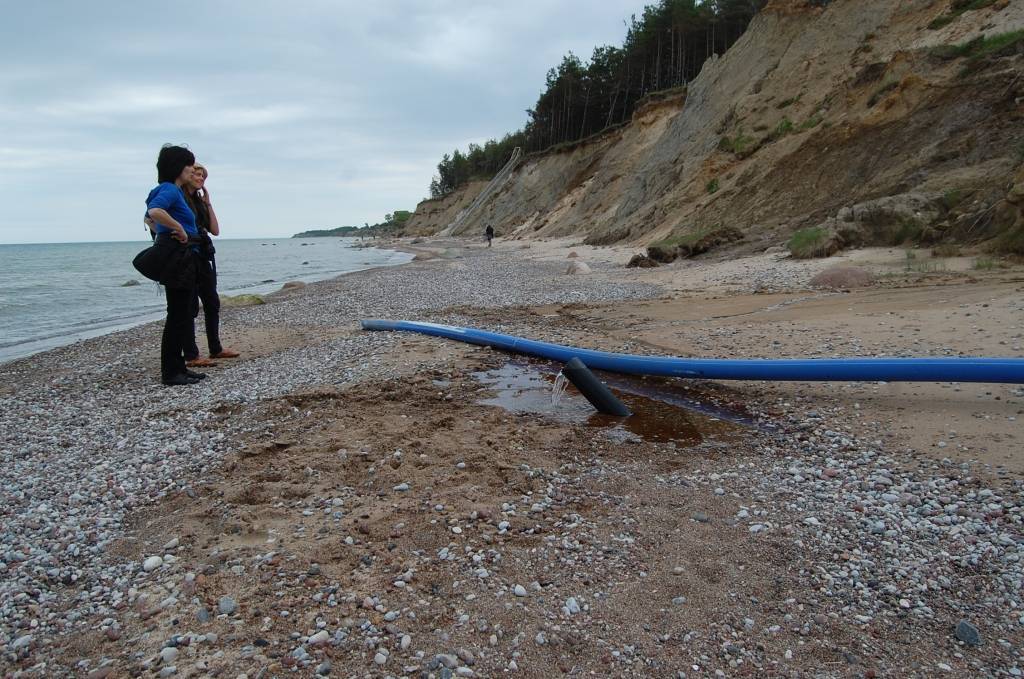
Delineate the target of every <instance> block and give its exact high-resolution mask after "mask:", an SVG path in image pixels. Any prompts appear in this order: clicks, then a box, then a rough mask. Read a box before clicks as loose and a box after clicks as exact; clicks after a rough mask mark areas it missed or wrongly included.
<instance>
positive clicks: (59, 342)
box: [0, 238, 407, 365]
mask: <svg viewBox="0 0 1024 679" xmlns="http://www.w3.org/2000/svg"><path fill="white" fill-rule="evenodd" d="M234 240H247V241H259V240H266V239H259V238H248V239H234ZM122 242H134V241H116V242H115V243H117V244H121V243H122ZM96 244H97V245H104V244H105V243H96ZM45 245H49V244H45ZM56 245H65V244H63V243H58V244H56ZM68 245H80V244H78V243H70V244H68ZM350 247H353V249H364V248H357V247H355V246H350ZM372 249H375V250H381V251H391V252H401V250H399V249H396V248H389V247H374V248H372ZM405 263H407V262H399V263H397V264H374V265H368V266H364V265H360V267H362V268H356V269H350V270H347V271H343V272H336V273H332V274H329V275H328V276H327V277H326V278H316V279H314V280H310V281H306V280H302V278H301V277H300V278H296V279H290V280H286V281H283V282H281V283H274V288H273V289H271V288H269V287H268V284H266V283H262V282H255V283H249V284H246V285H243V286H242V287H234V288H230V289H228V290H226V291H220V294H221V295H222V296H224V295H229V296H230V295H240V294H256V295H259V296H261V297H267V296H269V295H274V294H278V293H280V292H282V291H283V290H284V288H283V285H285V284H287V283H289V282H300V283H302V284H303V285H309V284H311V283H317V282H320V281H322V280H331V279H333V278H337V277H339V276H345V275H349V274H352V273H357V272H359V271H365V270H367V269H376V268H387V267H389V266H401V265H402V264H405ZM140 284H141V285H146V286H148V285H150V284H151V282H150V281H145V279H143V282H141V283H140ZM261 290H266V292H260V291H261ZM161 296H162V293H161ZM158 306H159V305H158ZM163 316H164V311H163V310H157V311H152V310H151V311H144V312H143V311H140V312H139V313H138V314H137V315H132V316H128V317H125V318H120V319H112V321H111V324H110V325H106V326H103V327H99V328H91V329H88V330H82V331H76V332H68V333H62V334H54V335H51V336H47V337H40V338H36V339H31V340H27V341H24V342H20V343H18V344H14V345H11V346H10V347H3V348H0V365H3V364H5V363H9V362H11V361H16V360H19V359H22V358H27V357H31V356H34V355H36V354H39V353H43V352H46V351H50V350H52V349H58V348H60V347H64V346H68V345H71V344H75V343H77V342H82V341H85V340H89V339H93V338H96V337H102V336H105V335H109V334H114V333H117V332H120V331H122V330H128V329H131V328H134V327H138V326H141V325H145V324H148V323H152V322H157V321H159V320H160V319H162V318H163ZM199 318H200V319H201V318H202V314H200V317H199ZM200 325H201V323H200Z"/></svg>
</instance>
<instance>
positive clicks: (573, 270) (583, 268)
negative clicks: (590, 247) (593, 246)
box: [565, 259, 590, 276]
mask: <svg viewBox="0 0 1024 679" xmlns="http://www.w3.org/2000/svg"><path fill="white" fill-rule="evenodd" d="M585 273H590V267H589V266H587V263H586V262H584V261H583V260H580V259H576V260H573V261H571V262H569V268H567V269H566V270H565V275H566V276H575V275H578V274H585Z"/></svg>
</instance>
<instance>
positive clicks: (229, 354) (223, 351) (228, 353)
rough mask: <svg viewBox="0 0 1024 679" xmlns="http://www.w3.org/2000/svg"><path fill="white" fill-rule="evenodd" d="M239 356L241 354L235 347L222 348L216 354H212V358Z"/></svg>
mask: <svg viewBox="0 0 1024 679" xmlns="http://www.w3.org/2000/svg"><path fill="white" fill-rule="evenodd" d="M239 356H241V354H239V353H238V352H237V351H234V350H233V349H221V350H220V351H218V352H217V353H216V354H210V358H238V357H239Z"/></svg>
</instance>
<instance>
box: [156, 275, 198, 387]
mask: <svg viewBox="0 0 1024 679" xmlns="http://www.w3.org/2000/svg"><path fill="white" fill-rule="evenodd" d="M164 291H165V292H166V293H167V320H166V321H164V336H163V339H162V340H161V342H160V376H161V378H162V379H164V380H168V379H171V378H172V377H174V376H175V375H179V374H181V373H183V372H185V351H186V349H187V348H188V345H189V344H190V343H191V342H192V339H191V335H190V334H189V333H190V331H191V330H192V314H191V313H190V305H191V303H192V298H193V297H194V296H195V289H194V288H164Z"/></svg>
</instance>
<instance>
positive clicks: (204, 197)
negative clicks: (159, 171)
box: [185, 163, 238, 367]
mask: <svg viewBox="0 0 1024 679" xmlns="http://www.w3.org/2000/svg"><path fill="white" fill-rule="evenodd" d="M209 176H210V173H209V172H208V171H207V170H206V168H205V167H203V166H202V165H200V164H199V163H196V164H195V166H194V168H193V172H192V178H191V181H190V182H189V183H188V186H187V190H186V193H185V199H186V200H187V201H188V204H189V207H191V208H192V212H193V213H194V214H195V216H196V228H197V229H198V231H199V240H200V243H199V254H200V256H201V259H202V264H201V266H200V267H199V280H198V281H197V285H196V293H195V294H194V295H193V296H192V303H191V315H192V334H191V335H190V339H189V344H188V346H187V347H186V348H185V364H186V365H187V366H189V367H205V366H213V365H216V363H214V362H213V360H212V359H215V358H237V357H238V352H237V351H233V350H231V349H225V348H224V346H223V345H222V344H221V343H220V296H219V295H218V294H217V260H216V258H215V257H214V253H215V252H216V248H214V247H213V239H212V238H211V237H210V236H219V235H220V222H218V221H217V213H216V212H214V210H213V203H212V202H211V201H210V191H209V189H207V188H206V179H207V177H209ZM200 302H202V304H203V318H204V320H205V323H206V344H207V348H208V349H209V350H210V358H203V357H201V356H200V355H199V345H198V344H196V326H195V319H196V318H197V317H198V316H199V303H200Z"/></svg>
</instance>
